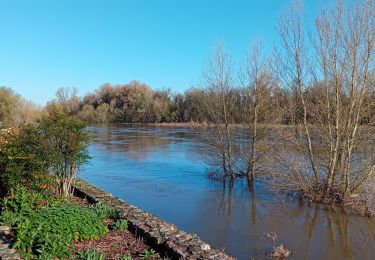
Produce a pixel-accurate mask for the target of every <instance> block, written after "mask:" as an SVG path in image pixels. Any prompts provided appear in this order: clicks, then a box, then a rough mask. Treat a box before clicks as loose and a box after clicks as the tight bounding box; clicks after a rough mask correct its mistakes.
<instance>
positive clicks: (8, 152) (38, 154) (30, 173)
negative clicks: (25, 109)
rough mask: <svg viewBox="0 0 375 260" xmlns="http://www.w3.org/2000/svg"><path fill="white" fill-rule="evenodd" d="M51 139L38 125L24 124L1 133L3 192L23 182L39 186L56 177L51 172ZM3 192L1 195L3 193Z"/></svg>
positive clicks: (26, 184)
mask: <svg viewBox="0 0 375 260" xmlns="http://www.w3.org/2000/svg"><path fill="white" fill-rule="evenodd" d="M48 146H49V144H48V141H47V140H46V139H45V138H42V136H41V133H40V131H39V129H38V127H37V126H36V125H34V124H23V125H20V126H18V127H15V128H10V129H3V130H1V132H0V180H1V191H2V192H1V193H2V195H4V194H5V193H6V192H7V191H9V188H10V187H15V186H17V185H23V186H25V187H28V188H31V189H38V188H40V187H45V186H47V185H49V184H50V183H51V182H52V181H53V180H52V178H51V176H50V175H49V174H48V168H49V163H48V160H47V159H46V158H47V157H48V150H49V149H48ZM0 195H1V194H0Z"/></svg>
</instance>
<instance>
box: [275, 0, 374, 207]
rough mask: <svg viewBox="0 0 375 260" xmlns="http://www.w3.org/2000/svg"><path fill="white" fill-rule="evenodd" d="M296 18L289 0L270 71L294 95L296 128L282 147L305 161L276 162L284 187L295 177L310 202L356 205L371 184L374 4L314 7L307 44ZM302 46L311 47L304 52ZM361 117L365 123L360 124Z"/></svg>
mask: <svg viewBox="0 0 375 260" xmlns="http://www.w3.org/2000/svg"><path fill="white" fill-rule="evenodd" d="M301 17H302V15H301V5H300V3H298V2H297V4H296V6H295V7H294V10H293V12H292V13H288V14H287V15H285V16H283V17H282V18H281V19H280V24H279V31H280V35H281V40H282V47H283V53H282V54H284V56H282V55H279V56H278V57H282V60H281V62H279V63H278V65H279V66H277V69H278V72H280V73H279V75H280V77H281V78H282V79H283V80H284V83H286V85H288V86H289V87H291V88H293V89H294V91H295V93H296V95H297V96H298V101H299V104H300V107H301V108H302V120H301V123H302V125H303V129H304V131H303V134H302V135H301V137H300V138H296V140H295V141H293V142H292V144H291V145H290V147H296V148H297V149H296V150H295V153H293V156H296V158H302V159H303V158H307V161H308V164H306V163H305V162H301V161H300V162H298V163H297V162H296V161H294V162H293V161H292V160H284V166H285V167H286V168H287V169H288V171H290V173H291V174H290V175H289V176H290V178H289V179H288V180H289V183H288V184H287V185H289V187H290V186H293V185H294V184H293V183H295V184H296V187H294V190H296V189H297V190H300V191H302V193H304V194H307V196H308V197H309V198H313V199H314V200H318V201H325V202H335V203H336V202H339V203H344V204H352V206H356V207H357V208H358V206H359V205H367V204H366V201H368V198H367V195H368V192H366V190H371V187H369V186H368V185H370V186H373V184H372V183H373V182H372V181H370V180H371V178H372V177H373V175H374V172H375V156H374V151H373V150H374V148H373V146H374V144H375V139H374V137H373V133H374V129H373V128H372V127H370V126H369V124H370V118H372V117H371V115H370V113H371V112H369V111H370V110H371V109H370V107H373V106H372V105H371V103H373V102H374V100H373V92H374V84H373V82H372V81H371V77H372V76H371V75H372V73H374V43H375V8H374V3H373V1H363V2H361V3H358V4H356V5H355V6H348V8H345V7H344V5H343V2H342V1H338V2H337V4H336V6H335V7H334V8H330V9H327V10H325V11H323V12H321V14H320V15H319V16H318V17H317V18H316V28H315V30H314V32H316V34H312V35H311V40H312V41H311V45H308V43H307V41H306V37H305V34H304V25H303V22H302V18H301ZM309 47H313V50H314V53H308V51H307V49H308V48H309ZM314 93H315V94H314ZM313 97H315V98H313ZM316 97H318V98H316ZM309 99H310V100H309ZM370 100H372V101H370ZM297 107H298V106H297ZM363 118H366V121H367V122H366V124H367V126H365V125H361V123H362V122H361V120H362V119H363ZM297 122H298V121H297ZM298 153H300V154H298ZM304 154H306V155H307V156H306V157H305V156H304ZM284 158H285V157H284ZM366 185H367V186H366ZM364 187H366V188H364ZM292 189H293V188H292ZM353 200H354V201H356V203H354V204H355V205H354V204H353V203H352V202H353Z"/></svg>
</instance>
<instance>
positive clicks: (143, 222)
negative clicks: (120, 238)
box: [75, 179, 235, 260]
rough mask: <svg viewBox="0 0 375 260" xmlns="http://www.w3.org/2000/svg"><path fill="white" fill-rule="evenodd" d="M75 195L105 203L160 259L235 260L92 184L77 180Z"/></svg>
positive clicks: (91, 201) (196, 237) (193, 235)
mask: <svg viewBox="0 0 375 260" xmlns="http://www.w3.org/2000/svg"><path fill="white" fill-rule="evenodd" d="M75 193H76V195H77V196H79V197H83V198H86V199H87V200H88V201H89V202H90V203H104V204H106V205H108V206H110V207H112V208H114V209H116V210H118V211H119V212H120V215H121V217H123V218H124V219H126V220H127V221H128V223H129V231H130V232H132V233H133V234H134V235H135V236H139V237H142V238H144V239H145V241H146V243H147V244H149V245H150V246H151V247H152V248H155V249H156V250H157V251H158V252H160V253H161V255H162V256H164V257H166V258H169V259H217V260H220V259H222V260H226V259H227V260H233V259H235V258H233V257H231V256H229V255H227V254H225V253H224V252H222V251H219V250H215V249H213V248H211V246H210V245H209V244H207V243H205V242H204V241H202V240H201V239H200V238H199V237H198V236H197V235H196V234H191V233H187V232H185V231H182V230H179V229H178V228H177V227H176V226H175V225H173V224H169V223H167V222H164V221H163V220H161V219H159V218H158V217H156V216H154V215H152V214H150V213H148V212H145V211H143V210H141V209H139V208H137V207H135V206H133V205H130V204H128V203H127V202H125V201H123V200H121V199H118V198H116V197H113V196H112V195H111V194H110V193H108V192H105V191H103V190H101V189H99V188H97V187H95V186H93V185H92V184H90V183H88V182H86V181H84V180H81V179H79V180H77V181H76V184H75Z"/></svg>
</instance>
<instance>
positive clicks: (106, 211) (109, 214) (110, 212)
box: [90, 203, 120, 220]
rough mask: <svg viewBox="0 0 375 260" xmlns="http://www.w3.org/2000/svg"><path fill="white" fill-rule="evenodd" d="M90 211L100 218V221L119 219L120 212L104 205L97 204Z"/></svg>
mask: <svg viewBox="0 0 375 260" xmlns="http://www.w3.org/2000/svg"><path fill="white" fill-rule="evenodd" d="M90 209H91V210H92V211H93V212H94V213H95V214H96V215H97V216H98V218H100V219H102V220H103V219H107V218H111V219H117V218H119V216H120V215H119V212H118V211H117V210H116V209H114V208H111V207H108V206H107V205H105V204H103V203H96V204H93V205H91V206H90Z"/></svg>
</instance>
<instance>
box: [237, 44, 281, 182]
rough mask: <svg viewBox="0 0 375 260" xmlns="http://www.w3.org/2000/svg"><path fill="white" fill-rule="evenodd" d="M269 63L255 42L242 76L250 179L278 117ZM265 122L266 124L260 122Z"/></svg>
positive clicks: (247, 171) (251, 180) (247, 169)
mask: <svg viewBox="0 0 375 260" xmlns="http://www.w3.org/2000/svg"><path fill="white" fill-rule="evenodd" d="M268 68H269V64H268V61H267V59H266V58H265V57H264V55H263V52H262V43H261V42H260V41H256V42H254V44H253V46H252V49H251V51H250V52H249V54H248V57H247V60H246V65H245V70H244V73H243V75H242V76H241V81H242V85H243V86H244V97H243V105H242V109H241V111H242V117H241V119H242V122H244V123H245V124H246V126H247V132H248V135H247V138H248V139H249V142H248V143H247V142H246V148H248V149H245V152H244V155H245V156H246V176H247V178H248V179H249V181H250V182H253V181H254V178H255V172H256V169H257V168H258V169H259V167H257V166H256V164H257V163H258V161H259V160H260V159H262V158H263V157H264V155H265V152H266V151H267V150H268V149H267V148H266V146H265V145H264V141H265V138H266V136H267V134H268V131H269V130H270V123H271V122H273V121H274V120H275V112H276V107H273V108H272V110H273V111H272V112H271V109H269V108H270V107H271V106H272V105H276V104H275V103H273V102H272V101H271V94H272V89H273V88H274V87H275V85H276V84H275V80H274V79H273V76H272V75H271V72H270V71H269V69H268ZM260 124H262V125H260Z"/></svg>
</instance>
